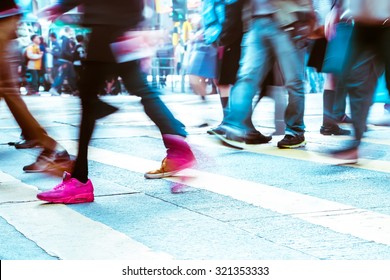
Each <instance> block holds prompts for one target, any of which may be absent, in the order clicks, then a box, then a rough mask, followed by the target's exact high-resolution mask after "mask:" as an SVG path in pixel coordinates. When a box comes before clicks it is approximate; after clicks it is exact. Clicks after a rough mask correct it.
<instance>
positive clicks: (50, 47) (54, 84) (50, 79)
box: [19, 26, 86, 95]
mask: <svg viewBox="0 0 390 280" xmlns="http://www.w3.org/2000/svg"><path fill="white" fill-rule="evenodd" d="M74 33H75V32H74V31H73V30H72V29H71V28H70V27H69V26H65V27H64V28H63V30H62V31H61V35H60V36H58V34H56V33H54V32H52V33H50V34H49V37H48V41H47V42H46V41H45V39H44V37H43V36H39V35H38V34H33V35H31V43H30V44H29V45H28V46H27V47H24V46H22V45H21V46H20V47H19V48H20V55H21V60H20V61H21V65H20V67H19V75H20V78H21V85H22V86H23V85H25V86H26V90H27V95H37V94H39V91H40V89H42V90H43V91H49V92H50V93H51V94H52V95H60V93H61V92H62V91H66V92H68V93H70V94H73V95H78V81H79V80H80V74H81V70H82V67H83V61H84V60H85V58H86V45H85V38H84V35H82V34H77V35H75V34H74Z"/></svg>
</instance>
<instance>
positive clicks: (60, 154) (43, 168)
mask: <svg viewBox="0 0 390 280" xmlns="http://www.w3.org/2000/svg"><path fill="white" fill-rule="evenodd" d="M72 167H73V161H71V159H70V156H69V154H68V152H67V151H66V150H62V151H50V150H47V149H45V150H43V151H42V153H41V154H40V155H39V156H38V158H37V160H36V161H35V162H34V163H32V164H30V165H26V166H25V167H23V170H24V172H26V173H38V172H51V173H59V174H61V173H62V172H64V171H71V170H72Z"/></svg>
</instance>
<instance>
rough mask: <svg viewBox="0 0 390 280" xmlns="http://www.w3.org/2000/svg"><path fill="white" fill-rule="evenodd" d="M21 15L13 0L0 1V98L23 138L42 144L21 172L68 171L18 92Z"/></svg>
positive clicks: (63, 158)
mask: <svg viewBox="0 0 390 280" xmlns="http://www.w3.org/2000/svg"><path fill="white" fill-rule="evenodd" d="M21 14H22V12H21V10H20V8H19V7H18V6H17V5H16V4H15V2H14V0H2V1H1V2H0V30H1V32H0V97H1V98H4V100H5V102H6V104H7V106H8V108H9V110H10V111H11V113H12V115H13V116H14V118H15V120H16V122H17V123H18V125H19V126H20V128H21V130H22V134H23V136H24V137H25V139H26V140H31V141H34V142H35V143H37V144H38V145H39V146H41V147H43V150H42V152H41V154H40V155H39V156H38V158H37V160H36V161H35V162H34V163H32V164H30V165H26V166H24V168H23V170H24V171H25V172H57V171H61V170H62V171H63V170H68V168H69V167H70V166H71V161H70V157H69V154H68V152H67V151H66V150H65V149H64V148H63V147H62V146H61V145H60V144H59V143H57V142H56V141H55V140H54V139H52V138H51V137H49V136H48V135H47V133H46V131H45V130H44V129H43V128H42V127H41V126H40V125H39V123H38V122H37V121H36V119H35V118H34V117H33V116H32V115H31V113H30V111H29V110H28V108H27V106H26V104H25V102H24V101H23V99H22V98H21V96H20V93H19V89H18V85H17V81H18V75H17V67H18V65H19V60H20V55H19V54H18V53H17V42H16V40H14V39H16V30H17V26H18V23H19V20H20V16H21Z"/></svg>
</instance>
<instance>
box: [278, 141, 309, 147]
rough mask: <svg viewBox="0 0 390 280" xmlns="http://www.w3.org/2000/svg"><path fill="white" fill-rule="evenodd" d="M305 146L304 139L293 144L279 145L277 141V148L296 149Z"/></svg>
mask: <svg viewBox="0 0 390 280" xmlns="http://www.w3.org/2000/svg"><path fill="white" fill-rule="evenodd" d="M305 146H306V141H303V142H301V143H299V144H295V145H279V143H278V148H279V149H297V148H303V147H305Z"/></svg>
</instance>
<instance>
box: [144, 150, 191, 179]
mask: <svg viewBox="0 0 390 280" xmlns="http://www.w3.org/2000/svg"><path fill="white" fill-rule="evenodd" d="M195 163H196V160H195V157H194V156H193V155H192V156H191V155H189V156H188V157H187V158H184V157H183V158H168V157H166V158H164V159H163V161H162V163H161V167H160V168H159V169H156V170H152V171H149V172H146V173H145V174H144V176H145V178H146V179H161V178H165V177H171V176H173V175H175V174H176V173H178V172H179V171H182V170H184V169H187V168H191V167H192V166H194V165H195Z"/></svg>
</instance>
